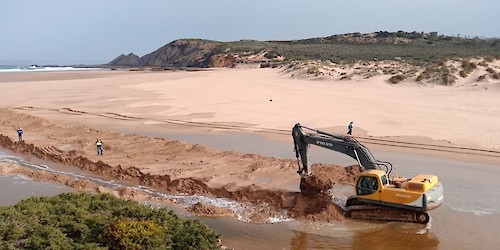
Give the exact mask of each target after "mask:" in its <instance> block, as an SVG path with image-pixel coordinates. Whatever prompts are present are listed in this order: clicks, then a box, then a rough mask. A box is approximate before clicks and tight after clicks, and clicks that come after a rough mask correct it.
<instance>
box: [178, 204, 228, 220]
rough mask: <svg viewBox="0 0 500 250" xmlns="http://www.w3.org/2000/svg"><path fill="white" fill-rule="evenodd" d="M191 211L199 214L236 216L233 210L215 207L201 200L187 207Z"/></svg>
mask: <svg viewBox="0 0 500 250" xmlns="http://www.w3.org/2000/svg"><path fill="white" fill-rule="evenodd" d="M187 210H188V211H189V212H191V213H194V214H198V215H208V216H230V217H233V218H234V217H236V214H234V212H233V211H231V210H229V209H226V208H220V207H215V206H211V205H207V204H204V203H201V202H198V203H196V204H194V205H192V206H190V207H188V209H187Z"/></svg>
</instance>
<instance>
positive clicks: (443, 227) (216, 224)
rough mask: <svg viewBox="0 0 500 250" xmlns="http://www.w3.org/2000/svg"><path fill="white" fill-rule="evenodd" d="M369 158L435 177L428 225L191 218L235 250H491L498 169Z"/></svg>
mask: <svg viewBox="0 0 500 250" xmlns="http://www.w3.org/2000/svg"><path fill="white" fill-rule="evenodd" d="M154 136H159V135H158V134H156V135H154ZM161 136H165V137H169V138H175V139H179V140H183V141H187V142H191V143H199V144H206V145H210V146H212V147H215V148H217V149H219V150H232V151H239V152H243V153H258V154H263V155H268V156H274V157H280V158H294V157H295V154H294V152H293V144H292V143H291V142H290V143H285V142H276V141H270V140H267V139H264V138H262V137H259V136H255V135H242V134H233V135H229V134H228V135H213V136H210V135H166V134H165V135H161ZM310 151H311V152H310V159H311V160H312V162H325V163H336V164H341V165H350V164H356V162H355V161H354V160H353V159H351V158H349V157H346V156H344V155H341V154H338V153H335V152H332V151H328V150H324V149H321V148H317V147H316V148H315V147H311V150H310ZM374 155H375V157H376V158H377V159H379V160H384V161H390V162H392V163H393V164H395V165H396V166H397V172H398V174H399V175H403V176H406V177H412V176H414V175H416V174H418V173H431V174H436V175H438V177H439V178H440V181H441V182H442V183H443V185H444V191H445V200H444V204H443V205H442V206H441V207H439V208H438V209H436V210H433V211H431V212H430V213H429V214H430V215H431V222H430V223H429V224H428V225H419V224H411V223H399V222H366V221H355V220H347V221H345V222H337V223H316V222H298V221H287V222H280V223H275V224H265V225H253V224H248V223H244V222H240V221H237V220H234V219H230V218H200V217H196V218H199V219H201V220H203V221H204V222H205V223H207V224H209V225H210V226H211V227H212V228H214V229H215V230H217V231H219V232H220V233H222V234H223V235H224V237H223V243H224V245H226V246H228V247H229V248H235V249H473V248H474V249H475V248H481V249H498V246H499V245H500V237H498V236H497V235H498V232H500V226H499V225H497V224H498V222H500V199H498V197H499V194H500V182H497V180H500V166H495V165H486V164H475V163H465V162H458V161H453V160H448V159H443V158H438V157H430V156H420V155H413V154H404V153H389V152H374ZM49 166H50V165H49ZM4 181H5V180H4V179H0V182H4ZM297 186H298V183H297ZM12 192H13V193H15V192H17V191H16V190H12Z"/></svg>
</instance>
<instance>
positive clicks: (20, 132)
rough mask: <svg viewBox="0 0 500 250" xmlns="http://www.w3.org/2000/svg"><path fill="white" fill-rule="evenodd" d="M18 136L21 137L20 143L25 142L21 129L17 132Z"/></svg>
mask: <svg viewBox="0 0 500 250" xmlns="http://www.w3.org/2000/svg"><path fill="white" fill-rule="evenodd" d="M17 136H18V137H19V141H22V140H23V130H22V129H21V128H19V129H18V130H17Z"/></svg>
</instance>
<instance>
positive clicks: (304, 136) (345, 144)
mask: <svg viewBox="0 0 500 250" xmlns="http://www.w3.org/2000/svg"><path fill="white" fill-rule="evenodd" d="M304 130H307V131H308V132H310V133H305V132H304ZM292 136H293V142H294V150H295V156H296V157H297V162H298V165H299V170H298V171H297V173H299V174H300V175H301V176H302V177H307V176H309V175H311V174H312V173H313V172H312V168H311V166H309V162H308V159H307V156H308V148H309V145H310V144H312V145H316V146H320V147H323V148H326V149H330V150H333V151H337V152H339V153H343V154H346V155H348V156H350V157H352V158H354V159H355V160H356V161H357V162H358V163H359V165H360V166H361V168H362V170H369V169H380V170H384V171H386V173H387V174H388V175H390V173H391V171H392V165H391V163H389V162H383V161H378V160H376V159H375V158H374V157H373V155H372V153H371V152H370V150H369V149H368V148H367V147H365V146H364V145H362V144H361V143H359V142H358V141H357V140H356V139H354V138H353V137H351V136H344V135H339V134H330V133H326V132H323V131H320V130H316V129H312V128H308V127H305V126H302V125H300V124H299V123H297V124H295V126H294V127H293V129H292ZM300 162H302V166H301V164H300Z"/></svg>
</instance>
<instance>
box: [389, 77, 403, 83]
mask: <svg viewBox="0 0 500 250" xmlns="http://www.w3.org/2000/svg"><path fill="white" fill-rule="evenodd" d="M404 79H406V76H405V75H395V76H392V77H391V78H389V82H390V83H392V84H396V83H398V82H401V81H403V80H404Z"/></svg>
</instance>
